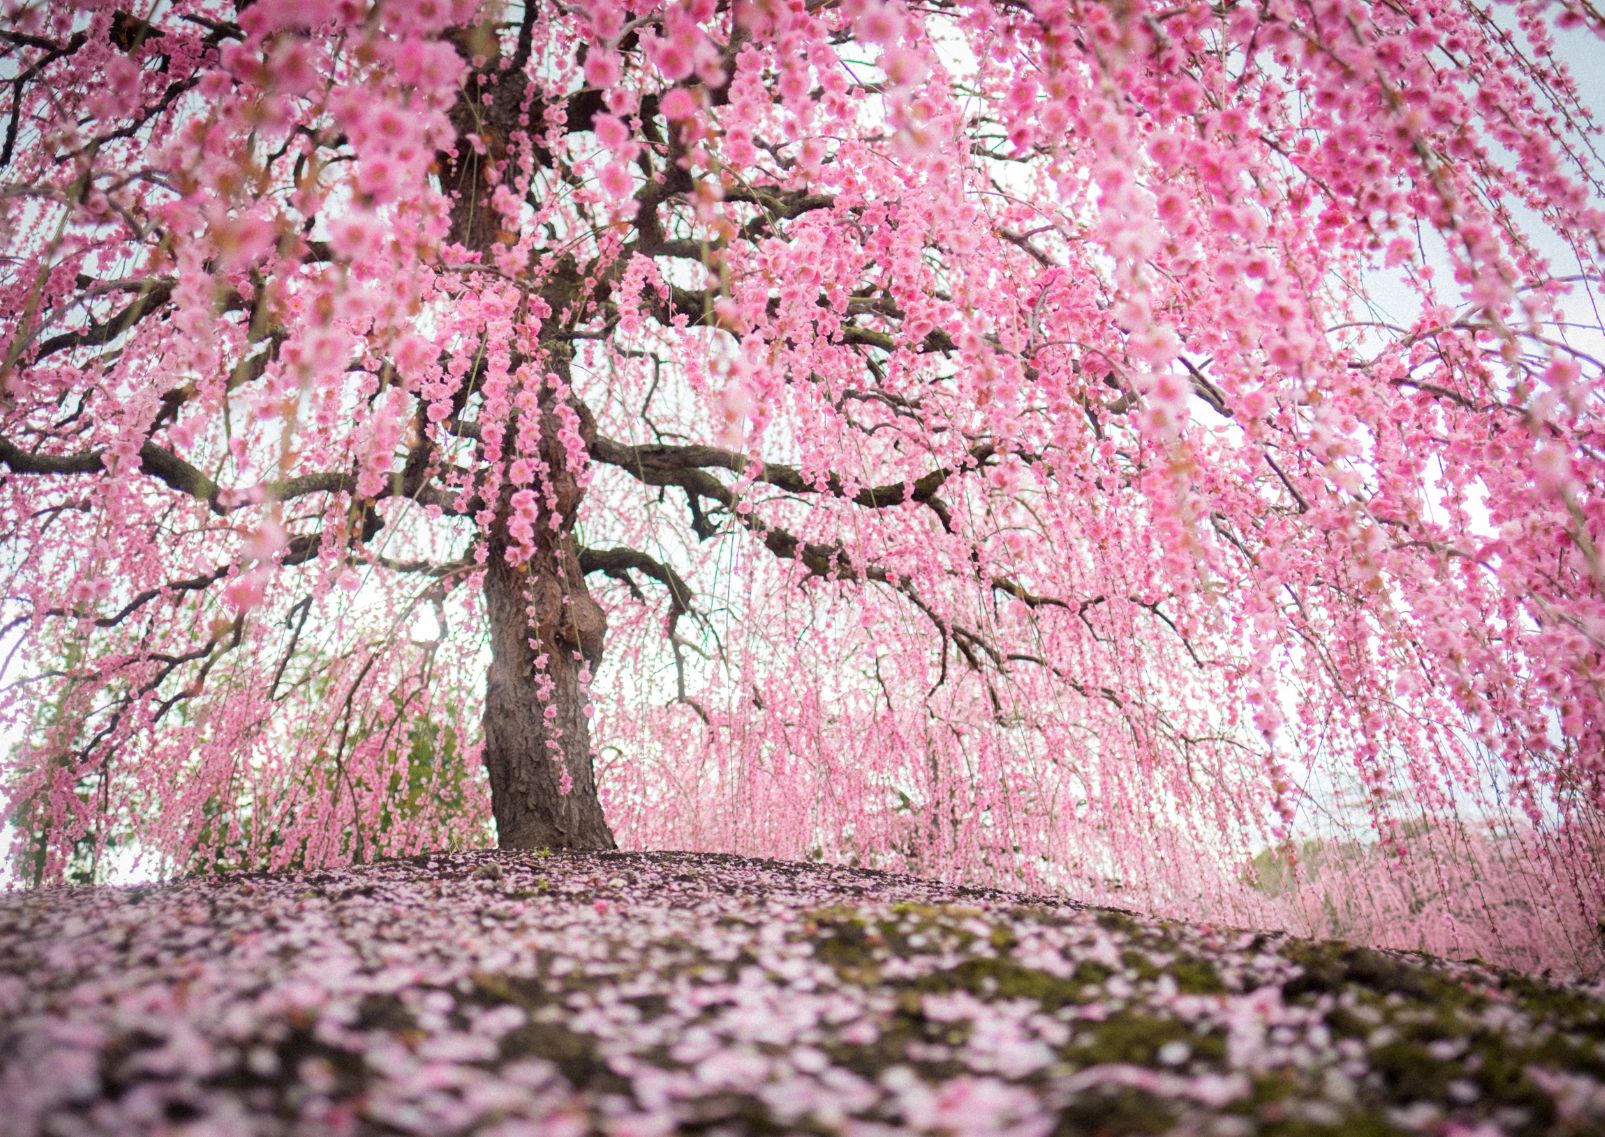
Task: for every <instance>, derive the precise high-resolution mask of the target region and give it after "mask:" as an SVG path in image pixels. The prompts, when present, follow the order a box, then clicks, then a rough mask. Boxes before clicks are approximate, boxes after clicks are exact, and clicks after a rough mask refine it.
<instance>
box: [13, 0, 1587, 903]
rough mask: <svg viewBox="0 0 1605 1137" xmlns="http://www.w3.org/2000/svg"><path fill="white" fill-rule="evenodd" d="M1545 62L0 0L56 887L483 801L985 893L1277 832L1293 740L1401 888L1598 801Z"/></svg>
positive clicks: (21, 764)
mask: <svg viewBox="0 0 1605 1137" xmlns="http://www.w3.org/2000/svg"><path fill="white" fill-rule="evenodd" d="M141 13H142V14H141ZM1552 16H1553V18H1554V19H1555V20H1556V21H1558V22H1560V23H1569V24H1574V25H1575V24H1581V25H1585V27H1584V29H1583V31H1582V32H1581V33H1579V34H1592V35H1593V36H1595V37H1596V38H1597V37H1598V36H1599V35H1600V33H1601V32H1602V31H1605V23H1602V21H1601V18H1600V16H1599V15H1598V14H1597V12H1595V10H1594V9H1593V8H1592V7H1590V6H1589V5H1587V4H1585V3H1581V2H1574V0H1567V2H1566V3H1561V4H1555V5H1549V6H1544V5H1538V4H1531V3H1527V4H1520V5H1516V6H1515V7H1513V8H1510V9H1497V10H1495V11H1493V12H1488V11H1485V10H1484V8H1483V7H1482V6H1481V5H1479V4H1474V3H1470V2H1469V0H1468V2H1464V3H1460V2H1449V3H1428V2H1426V0H1397V2H1393V3H1388V4H1376V3H1371V2H1368V0H1320V2H1314V3H1294V2H1292V0H1271V2H1268V3H1260V2H1256V3H1235V2H1226V3H1221V4H1215V5H1204V4H1190V3H1159V2H1151V0H1121V2H1117V3H1111V2H1105V0H1097V2H1085V3H1079V2H1066V0H1037V2H1035V3H1029V4H1028V3H1022V2H1019V0H974V2H968V3H963V2H949V0H925V2H920V3H909V4H905V3H902V2H901V0H890V2H882V0H841V2H839V3H836V2H828V0H827V2H813V0H810V2H807V3H804V2H802V0H789V2H788V0H772V2H771V0H736V2H724V0H690V2H687V3H672V4H661V3H640V4H626V3H617V2H614V0H601V2H595V3H587V2H576V3H569V4H543V5H535V4H528V5H523V6H520V5H517V4H513V5H505V6H504V5H501V4H492V5H485V6H481V5H479V4H477V3H475V2H474V0H387V2H381V3H377V4H369V3H367V2H365V0H294V2H285V0H257V2H256V3H253V4H249V5H245V4H240V5H239V6H238V8H236V6H235V5H233V4H231V3H225V2H221V0H210V2H196V0H176V2H174V3H168V4H162V5H154V6H152V5H143V6H140V9H139V12H138V13H136V12H134V11H131V10H120V9H116V8H115V7H114V6H112V5H110V4H104V5H85V6H81V7H80V6H69V5H61V4H53V3H19V2H17V0H4V15H3V18H0V51H3V55H0V59H3V60H4V62H3V63H0V77H3V79H0V82H3V83H4V86H5V88H6V91H7V95H6V102H5V103H4V106H3V113H0V119H3V130H4V138H3V142H0V171H3V172H0V225H3V232H4V235H5V236H4V253H5V259H4V262H3V264H0V313H3V315H0V541H3V545H0V548H3V551H0V651H5V652H6V653H8V654H7V655H6V658H5V668H6V669H5V671H4V673H3V677H0V684H3V686H4V691H3V694H0V716H4V722H6V723H7V724H9V727H10V729H11V730H12V731H13V732H15V736H17V737H21V738H22V740H23V741H22V742H21V743H20V744H19V748H18V749H17V751H16V753H15V755H14V756H13V759H12V761H11V766H10V769H9V783H10V790H9V793H10V799H9V800H10V802H11V808H12V810H13V811H14V814H13V824H14V825H16V831H17V832H18V833H19V835H20V836H19V845H18V850H17V851H18V853H19V855H21V856H22V857H24V858H27V857H30V856H34V857H36V858H37V859H38V870H39V871H38V876H39V877H40V878H41V879H49V878H51V877H52V876H59V875H60V874H61V873H62V872H64V871H65V870H66V868H67V866H68V864H69V861H70V860H71V857H72V853H73V850H74V849H75V848H78V849H79V850H80V857H81V856H82V851H83V848H84V847H85V842H88V843H89V845H90V846H103V845H104V844H105V843H106V842H108V841H112V840H117V841H123V842H125V843H127V844H129V846H130V847H133V848H139V849H143V850H147V851H150V852H152V853H154V854H157V855H160V856H162V857H165V858H168V863H170V864H174V865H178V864H190V863H194V860H195V858H196V857H200V858H201V859H202V860H203V861H204V860H205V858H207V857H208V856H211V855H212V854H211V853H209V852H208V850H214V851H215V850H217V849H220V848H226V849H227V850H228V852H227V857H226V858H224V859H225V861H226V863H228V864H240V863H252V862H262V863H269V864H287V863H291V862H292V861H294V862H295V863H316V862H319V861H337V860H341V859H346V858H351V857H360V856H372V855H374V854H376V853H381V852H392V851H399V850H404V849H409V848H415V847H417V846H418V845H419V844H420V843H422V842H426V841H427V840H435V839H437V838H440V835H441V834H446V833H455V834H457V835H458V838H459V839H471V838H472V833H473V826H474V825H475V824H476V822H475V818H476V817H482V816H483V813H482V810H483V806H482V805H477V804H476V801H479V800H480V795H482V794H483V791H482V790H481V789H480V788H479V787H478V785H477V783H473V782H467V781H464V780H463V779H462V778H461V777H460V776H457V777H456V778H455V780H453V779H452V778H447V779H445V780H444V781H440V782H439V783H438V784H439V786H440V787H442V788H441V790H440V792H441V793H442V794H443V795H444V797H445V798H449V797H450V794H451V792H457V791H448V790H447V789H446V788H445V787H447V786H457V787H458V788H459V790H460V792H461V793H463V794H465V795H467V796H466V797H464V798H462V799H461V800H460V801H459V802H458V805H457V807H454V809H451V810H444V811H443V812H439V811H437V812H436V813H431V814H430V817H431V818H433V820H428V821H424V820H419V819H420V818H422V817H423V814H424V813H425V812H428V811H427V810H424V811H423V812H419V811H418V810H416V809H414V807H416V806H418V805H419V803H420V802H422V801H423V798H422V797H420V796H418V795H419V794H420V793H422V792H423V791H421V790H420V788H419V787H420V786H421V785H422V786H434V785H436V784H437V783H436V781H435V780H434V779H437V778H438V777H440V775H439V773H438V770H437V767H438V766H439V765H440V764H441V763H447V762H449V763H461V764H462V765H461V767H460V768H461V769H462V770H469V771H471V770H472V769H473V768H474V765H475V764H477V763H480V762H482V763H483V765H484V767H485V769H486V770H487V771H488V774H489V790H490V793H489V801H490V809H491V812H492V813H493V815H494V820H495V825H496V829H497V832H498V834H499V839H500V842H501V844H502V846H503V847H507V848H532V847H540V846H549V847H553V848H559V847H562V848H577V849H596V848H606V847H610V846H612V845H613V844H614V835H613V831H612V829H611V828H610V825H609V819H608V818H607V817H604V811H603V806H602V801H603V798H605V799H606V800H607V802H608V810H609V813H610V815H611V816H612V818H613V820H614V821H615V822H616V823H619V824H621V825H623V826H624V827H625V832H626V833H627V834H628V835H629V837H630V839H631V840H632V841H645V840H659V839H662V840H670V839H677V840H682V841H685V842H692V843H695V842H703V843H711V844H722V845H724V846H726V847H733V846H736V845H746V846H752V847H762V848H765V849H767V850H768V851H771V852H774V853H780V854H789V855H802V854H803V853H804V852H806V851H808V850H818V851H819V852H818V855H843V850H851V851H853V853H854V854H855V855H864V856H869V857H873V856H875V855H878V854H885V855H893V856H896V857H901V858H903V860H904V861H905V862H906V863H911V864H916V863H917V864H919V865H921V866H923V867H925V868H927V869H929V870H931V871H943V872H955V873H960V874H979V873H984V872H986V871H991V870H996V871H1010V872H1013V871H1017V870H1018V871H1028V872H1038V871H1040V872H1046V871H1047V870H1046V869H1045V868H1043V867H1042V866H1054V865H1058V866H1061V867H1065V866H1069V867H1070V868H1071V869H1074V871H1082V869H1084V870H1085V872H1086V874H1087V875H1088V876H1099V875H1108V874H1109V872H1112V871H1113V870H1112V869H1106V868H1101V867H1098V866H1097V865H1094V864H1093V862H1092V859H1088V858H1090V856H1091V855H1090V854H1087V857H1083V852H1084V851H1085V849H1086V848H1087V847H1089V846H1088V844H1087V843H1088V842H1092V841H1094V840H1096V841H1102V842H1104V843H1105V844H1106V845H1109V846H1112V847H1115V848H1117V849H1118V848H1125V849H1128V850H1137V852H1138V853H1141V852H1142V850H1143V849H1144V848H1147V847H1148V846H1146V845H1145V842H1146V841H1147V840H1148V838H1149V837H1150V836H1151V835H1152V834H1153V833H1154V832H1155V826H1156V825H1159V824H1162V823H1163V824H1167V825H1170V826H1171V827H1172V828H1173V829H1174V830H1175V832H1176V833H1178V834H1185V833H1193V834H1196V835H1200V839H1204V838H1205V837H1207V834H1209V833H1211V832H1220V831H1227V830H1233V829H1234V828H1235V829H1240V830H1242V831H1244V832H1247V831H1249V830H1253V831H1255V832H1260V831H1267V832H1269V834H1270V839H1273V840H1281V839H1283V838H1284V837H1286V836H1287V835H1288V833H1289V832H1290V827H1291V826H1292V824H1293V822H1294V814H1295V811H1296V810H1297V809H1298V808H1300V807H1301V802H1302V799H1301V797H1300V792H1301V791H1300V786H1301V783H1302V781H1303V778H1304V775H1305V772H1306V771H1305V766H1304V763H1305V760H1306V757H1307V755H1308V753H1310V752H1312V751H1310V749H1309V748H1311V747H1313V746H1315V745H1316V744H1317V743H1318V744H1319V747H1320V750H1321V752H1322V753H1324V754H1336V755H1339V756H1341V757H1342V759H1343V760H1344V761H1345V762H1348V763H1351V764H1352V766H1353V768H1354V769H1355V770H1357V771H1358V774H1359V777H1360V778H1361V780H1362V782H1363V783H1364V784H1365V785H1366V786H1367V787H1369V789H1370V791H1371V792H1372V800H1373V811H1374V815H1375V818H1376V821H1377V824H1378V825H1379V826H1380V827H1381V828H1383V829H1384V830H1386V829H1387V827H1388V825H1389V824H1390V822H1389V819H1388V816H1387V815H1386V813H1385V811H1384V810H1383V809H1382V807H1381V805H1380V803H1381V802H1382V801H1383V799H1384V797H1385V796H1386V795H1387V794H1389V793H1392V792H1394V789H1395V788H1396V786H1397V785H1398V784H1399V783H1400V782H1404V783H1407V784H1408V785H1409V786H1411V787H1412V791H1411V792H1412V795H1413V796H1412V798H1411V800H1412V802H1413V803H1414V804H1415V805H1416V806H1418V807H1419V808H1421V809H1426V810H1432V809H1435V808H1437V807H1439V806H1441V805H1443V804H1444V803H1445V802H1447V801H1449V800H1451V799H1452V798H1454V797H1455V795H1457V794H1461V795H1463V794H1465V793H1468V792H1472V790H1474V789H1475V788H1476V787H1478V786H1482V787H1484V788H1485V792H1486V787H1488V786H1493V787H1494V790H1493V792H1495V793H1507V792H1508V793H1511V794H1513V795H1514V796H1513V797H1512V798H1511V800H1513V801H1515V802H1517V803H1518V805H1519V806H1520V808H1522V809H1525V810H1529V811H1531V812H1532V814H1533V817H1534V819H1535V824H1537V823H1538V821H1537V819H1538V818H1539V817H1540V814H1543V813H1544V811H1553V810H1556V809H1559V810H1561V811H1562V812H1566V813H1568V815H1572V814H1576V813H1578V812H1579V811H1581V812H1584V813H1588V812H1589V811H1593V810H1597V809H1598V807H1600V806H1601V805H1602V804H1605V765H1602V763H1605V713H1602V712H1605V689H1602V681H1605V669H1602V646H1605V565H1602V561H1601V552H1600V549H1601V543H1602V542H1605V498H1602V494H1601V488H1602V487H1605V419H1602V414H1601V410H1602V408H1601V394H1602V379H1601V371H1600V364H1599V361H1598V360H1597V359H1596V358H1594V357H1592V356H1590V355H1589V354H1587V350H1589V349H1590V348H1591V347H1592V345H1593V344H1594V343H1595V342H1596V341H1595V340H1593V339H1588V338H1582V339H1580V338H1578V337H1579V336H1580V335H1583V336H1597V334H1598V332H1599V327H1598V317H1597V315H1590V316H1589V317H1588V318H1587V321H1586V323H1587V327H1586V328H1582V329H1579V328H1577V327H1576V326H1575V322H1576V320H1577V319H1578V317H1577V315H1576V313H1577V312H1578V311H1584V312H1589V311H1592V310H1591V309H1589V308H1588V307H1587V304H1586V303H1583V304H1581V305H1579V304H1578V303H1575V301H1578V300H1580V299H1586V298H1589V297H1592V295H1593V291H1592V290H1593V288H1594V285H1595V283H1596V281H1597V276H1598V272H1599V265H1600V260H1601V237H1602V235H1605V212H1602V210H1601V208H1600V200H1601V197H1600V189H1601V174H1602V163H1601V160H1600V157H1599V154H1598V151H1597V149H1596V146H1597V142H1598V135H1599V132H1598V130H1597V128H1596V127H1595V125H1594V123H1593V120H1592V118H1591V116H1590V113H1589V110H1588V108H1587V107H1586V106H1584V105H1583V103H1582V102H1581V100H1580V98H1579V95H1578V92H1577V88H1576V86H1575V84H1574V82H1573V80H1572V78H1571V76H1570V75H1569V74H1568V72H1567V70H1566V68H1565V67H1564V66H1563V65H1562V63H1561V62H1560V61H1559V60H1558V59H1557V58H1556V56H1555V54H1554V51H1553V49H1552V44H1553V40H1552V34H1553V31H1552V27H1551V24H1550V23H1549V21H1550V19H1551V17H1552ZM1554 256H1560V257H1561V258H1563V260H1564V262H1565V263H1564V264H1561V265H1559V266H1554V265H1552V264H1551V258H1552V257H1554ZM1383 308H1388V309H1390V310H1391V311H1392V312H1393V313H1394V314H1392V315H1388V314H1384V313H1383V311H1382V309H1383ZM1568 321H1571V322H1572V323H1570V324H1569V323H1568ZM487 644H488V652H487V651H486V646H487ZM63 645H73V647H72V650H71V651H64V650H63ZM314 647H315V650H313V648H314ZM487 669H488V674H487ZM481 674H485V675H486V676H487V677H486V680H485V683H484V687H483V690H482V693H480V692H478V691H476V690H473V689H472V686H471V684H470V681H469V679H468V678H465V677H473V676H477V675H481ZM40 708H52V709H51V710H50V712H49V714H48V715H44V716H43V717H41V715H40ZM593 713H594V714H595V716H596V718H597V723H596V724H595V725H593V722H592V716H593ZM30 724H32V725H30ZM419 724H427V727H426V728H425V729H427V730H428V731H431V732H433V733H432V737H433V738H434V739H435V741H434V742H433V743H432V744H431V745H432V746H434V749H432V750H430V751H429V752H428V754H429V762H428V763H426V765H429V767H430V770H431V772H430V773H428V774H427V776H426V775H424V774H419V773H417V763H418V762H419V761H420V759H419V755H420V753H421V752H420V751H419V749H418V747H419V745H420V743H419V741H418V739H419V735H418V734H417V733H416V731H417V730H418V729H420V728H419ZM593 741H594V743H595V744H600V748H599V749H598V748H597V747H596V746H595V745H593ZM1479 748H1486V753H1488V754H1490V755H1492V756H1494V758H1495V764H1496V767H1497V768H1496V770H1495V771H1494V772H1493V774H1492V775H1491V776H1485V775H1486V771H1478V770H1473V769H1472V768H1471V763H1470V760H1469V758H1468V757H1467V756H1468V755H1470V754H1472V753H1481V752H1483V751H1482V750H1480V749H1479ZM598 756H600V757H601V759H602V761H603V769H602V773H601V779H600V780H601V782H602V791H603V792H602V794H601V795H600V796H599V793H598V786H597V782H598V776H597V768H596V766H595V762H596V761H597V759H598ZM326 775H327V776H326ZM415 777H422V778H424V779H425V780H424V781H423V782H422V783H420V782H417V781H415V780H414V778H415ZM90 786H93V788H94V792H93V793H88V792H86V787H90ZM431 792H433V791H431ZM443 808H444V807H443ZM409 809H413V810H414V812H412V813H409V812H407V811H408V810H409ZM23 810H25V811H26V813H27V818H26V820H27V824H26V825H19V824H17V822H18V820H19V819H20V818H21V817H22V814H21V812H18V811H23ZM476 810H479V811H481V812H479V813H476ZM387 811H388V812H387ZM385 817H389V818H390V819H391V823H388V824H383V823H381V822H382V821H383V819H384V818H385ZM1099 826H1101V827H1102V828H1101V829H1100V828H1099ZM454 827H455V828H454ZM359 833H360V834H363V835H364V836H363V837H362V838H361V839H359V838H358V837H357V836H356V835H357V834H359ZM1094 833H1097V834H1099V835H1098V836H1097V837H1096V838H1094V837H1092V836H1089V835H1090V834H1094ZM41 835H42V836H41ZM30 841H31V842H32V843H30ZM40 841H43V842H44V843H43V844H42V845H41V844H39V842H40ZM1166 847H1167V848H1168V847H1169V846H1168V845H1167V846H1166ZM1142 855H1144V856H1146V855H1147V854H1146V853H1142ZM1078 858H1080V860H1078ZM1139 859H1140V857H1139ZM1082 861H1085V863H1084V864H1083V863H1082ZM1077 865H1080V866H1081V868H1076V866H1077ZM1020 866H1027V867H1026V868H1025V869H1021V868H1020ZM1032 866H1035V867H1032ZM1186 868H1187V866H1182V871H1184V872H1185V871H1186ZM1225 875H1226V876H1230V875H1231V872H1230V871H1229V870H1227V871H1226V872H1225ZM1585 887H1590V888H1594V889H1596V891H1597V887H1598V882H1589V883H1588V884H1587V885H1586V886H1585Z"/></svg>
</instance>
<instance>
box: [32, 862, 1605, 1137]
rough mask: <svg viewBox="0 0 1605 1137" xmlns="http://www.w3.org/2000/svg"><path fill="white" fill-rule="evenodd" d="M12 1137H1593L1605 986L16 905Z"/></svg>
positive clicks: (786, 897) (745, 929)
mask: <svg viewBox="0 0 1605 1137" xmlns="http://www.w3.org/2000/svg"><path fill="white" fill-rule="evenodd" d="M0 1102H4V1103H5V1105H4V1108H3V1110H0V1133H6V1134H62V1135H66V1134H77V1133H106V1134H144V1133H151V1134H154V1133H174V1134H191V1135H198V1134H218V1135H221V1134H246V1133H272V1134H278V1133H304V1134H309V1135H310V1134H323V1133H335V1134H338V1133H363V1134H367V1133H373V1134H396V1133H419V1134H430V1135H439V1134H458V1133H464V1134H466V1133H474V1134H494V1135H497V1137H514V1135H521V1134H530V1135H535V1134H539V1135H541V1137H548V1135H550V1137H563V1135H575V1137H578V1135H582V1134H590V1133H606V1134H640V1135H646V1134H662V1133H672V1132H679V1133H703V1134H709V1135H714V1134H730V1135H736V1134H789V1133H799V1134H822V1133H851V1134H865V1135H869V1134H889V1133H907V1132H915V1133H930V1134H977V1135H979V1134H994V1133H1017V1134H1062V1135H1073V1134H1088V1135H1090V1134H1110V1135H1118V1134H1159V1133H1180V1134H1195V1133H1196V1134H1218V1135H1220V1137H1235V1135H1245V1137H1246V1135H1250V1134H1286V1135H1289V1137H1293V1135H1297V1137H1316V1135H1320V1134H1331V1135H1332V1137H1337V1135H1339V1134H1343V1135H1349V1134H1355V1135H1361V1137H1364V1135H1374V1134H1387V1133H1420V1134H1430V1135H1435V1137H1493V1135H1495V1134H1500V1133H1511V1134H1545V1135H1567V1134H1574V1135H1577V1137H1582V1135H1584V1134H1594V1133H1599V1132H1602V1131H1605V993H1602V991H1601V990H1600V989H1598V988H1594V989H1587V988H1582V987H1561V986H1551V985H1547V984H1544V983H1541V982H1539V981H1538V980H1535V979H1532V978H1530V977H1528V976H1525V975H1521V974H1517V973H1511V972H1498V971H1494V970H1492V969H1489V968H1485V967H1482V966H1480V965H1475V964H1461V963H1454V964H1451V963H1443V962H1437V961H1431V960H1428V959H1426V958H1425V957H1420V956H1408V955H1402V954H1391V953H1379V952H1372V951H1366V950H1361V949H1355V948H1350V947H1347V946H1345V945H1342V944H1332V943H1311V942H1307V941H1299V940H1293V939H1289V938H1286V937H1280V936H1273V935H1261V934H1255V933H1252V932H1240V931H1236V930H1209V929H1201V928H1195V927H1189V926H1186V925H1179V924H1169V923H1159V922H1155V921H1150V920H1147V919H1144V918H1141V917H1138V916H1136V915H1133V914H1131V913H1125V912H1119V911H1114V910H1108V909H1090V908H1082V907H1078V906H1076V905H1073V904H1070V903H1067V902H1064V901H1057V900H1053V899H1045V898H1041V897H1027V896H1020V895H1013V894H1009V893H1003V892H993V891H981V890H973V889H958V888H950V887H947V886H945V885H940V884H936V883H933V882H929V881H921V880H914V879H911V878H907V877H897V876H889V875H885V874H880V873H868V872H856V871H851V870H846V869H839V868H829V867H824V866H815V865H802V864H789V863H780V862H770V861H752V860H746V859H743V858H739V857H728V856H718V855H710V854H688V853H664V854H634V853H595V854H572V855H549V856H542V855H540V854H495V853H463V854H452V855H441V856H433V857H420V858H414V859H411V860H405V861H386V862H381V863H378V864H375V865H370V866H366V867H362V868H355V869H351V870H346V871H340V872H323V873H311V874H299V875H284V876H255V877H229V878H212V879H197V880H190V881H184V882H180V883H177V884H174V885H169V886H163V887H147V888H133V889H100V890H85V889H57V890H47V891H41V892H29V893H12V894H8V895H3V896H0Z"/></svg>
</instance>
